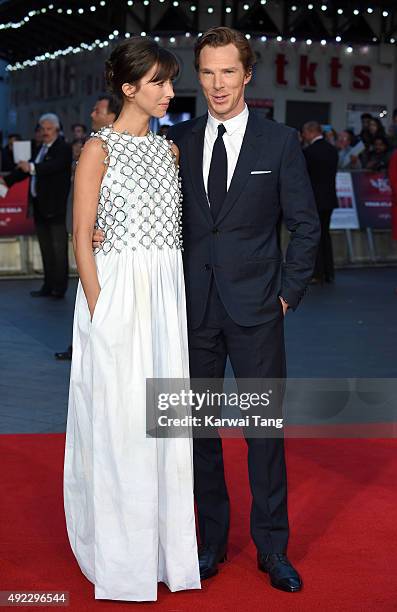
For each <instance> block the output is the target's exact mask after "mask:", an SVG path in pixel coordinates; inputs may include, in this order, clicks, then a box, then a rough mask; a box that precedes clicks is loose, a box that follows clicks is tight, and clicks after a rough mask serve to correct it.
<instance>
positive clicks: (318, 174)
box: [302, 121, 338, 283]
mask: <svg viewBox="0 0 397 612" xmlns="http://www.w3.org/2000/svg"><path fill="white" fill-rule="evenodd" d="M302 136H303V139H304V141H305V143H306V144H307V145H308V146H306V147H305V148H304V149H303V153H304V156H305V158H306V163H307V169H308V172H309V177H310V180H311V183H312V188H313V193H314V199H315V201H316V205H317V210H318V214H319V217H320V224H321V238H320V244H319V248H318V252H317V259H316V265H315V268H314V276H313V280H312V282H313V283H318V282H320V283H323V282H324V281H325V282H326V283H332V282H333V280H334V275H335V273H334V259H333V253H332V241H331V235H330V233H329V226H330V223H331V216H332V211H333V209H334V208H337V206H338V199H337V196H336V173H337V170H338V153H337V150H336V149H335V147H334V146H332V145H331V144H330V143H329V142H327V140H326V139H325V138H324V136H323V133H322V129H321V125H320V124H319V123H318V122H317V121H309V122H308V123H305V125H304V126H303V130H302Z"/></svg>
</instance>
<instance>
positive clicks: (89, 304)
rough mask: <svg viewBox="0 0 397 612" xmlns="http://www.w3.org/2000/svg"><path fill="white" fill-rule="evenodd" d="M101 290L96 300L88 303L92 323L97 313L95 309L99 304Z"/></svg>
mask: <svg viewBox="0 0 397 612" xmlns="http://www.w3.org/2000/svg"><path fill="white" fill-rule="evenodd" d="M100 292H101V291H100V290H99V291H98V293H97V296H96V298H94V299H93V300H90V302H89V303H88V309H89V311H90V316H91V323H92V318H93V316H94V312H95V308H96V305H97V302H98V298H99V294H100Z"/></svg>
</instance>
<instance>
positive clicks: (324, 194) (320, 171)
mask: <svg viewBox="0 0 397 612" xmlns="http://www.w3.org/2000/svg"><path fill="white" fill-rule="evenodd" d="M303 152H304V155H305V158H306V163H307V170H308V172H309V176H310V180H311V183H312V187H313V193H314V199H315V200H316V204H317V208H318V210H319V211H322V210H332V209H333V208H336V207H337V206H338V199H337V197H336V173H337V171H338V152H337V150H336V148H335V147H334V146H332V144H330V143H329V142H327V141H326V140H325V138H321V139H320V140H316V142H313V144H311V145H309V146H308V147H306V149H304V150H303Z"/></svg>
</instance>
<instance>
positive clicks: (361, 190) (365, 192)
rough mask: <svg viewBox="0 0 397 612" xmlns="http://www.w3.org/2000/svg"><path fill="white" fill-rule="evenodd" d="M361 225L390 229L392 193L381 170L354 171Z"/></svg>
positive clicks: (353, 176)
mask: <svg viewBox="0 0 397 612" xmlns="http://www.w3.org/2000/svg"><path fill="white" fill-rule="evenodd" d="M352 178H353V185H354V191H355V194H356V204H357V212H358V218H359V221H360V227H372V228H373V229H390V227H391V209H392V193H391V188H390V184H389V179H388V178H387V176H385V175H384V174H383V173H381V172H357V173H352Z"/></svg>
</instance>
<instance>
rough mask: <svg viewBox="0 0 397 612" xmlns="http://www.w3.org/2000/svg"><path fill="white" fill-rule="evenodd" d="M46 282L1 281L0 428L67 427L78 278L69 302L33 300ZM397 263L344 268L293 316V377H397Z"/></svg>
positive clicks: (289, 330)
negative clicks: (62, 356) (65, 354)
mask: <svg viewBox="0 0 397 612" xmlns="http://www.w3.org/2000/svg"><path fill="white" fill-rule="evenodd" d="M39 286H40V281H33V280H6V279H2V280H0V291H1V301H0V433H27V432H32V433H38V432H62V431H64V429H65V421H66V409H67V393H68V383H69V380H68V379H69V367H70V364H69V363H63V362H56V361H55V360H54V357H53V355H54V352H55V351H59V350H64V349H66V347H67V346H68V344H69V343H70V336H71V325H72V317H73V306H74V291H75V286H76V281H72V282H71V284H70V288H69V291H68V294H67V298H66V299H65V300H60V301H52V300H49V299H47V298H41V299H33V298H31V297H30V296H29V291H30V290H31V289H33V288H38V287H39ZM396 287H397V268H362V269H354V270H353V269H350V270H343V271H339V273H338V275H337V281H336V283H335V284H334V285H325V286H323V287H320V286H313V287H311V288H310V291H309V292H308V294H307V296H306V297H305V299H304V301H303V302H302V303H301V305H300V307H299V308H298V310H297V311H296V312H295V313H292V312H290V313H288V315H287V317H286V339H287V358H288V374H289V376H290V377H292V378H295V377H296V378H318V377H320V378H322V377H324V378H344V377H352V378H356V377H357V378H397V350H396V349H397V293H396V292H395V288H396Z"/></svg>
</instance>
